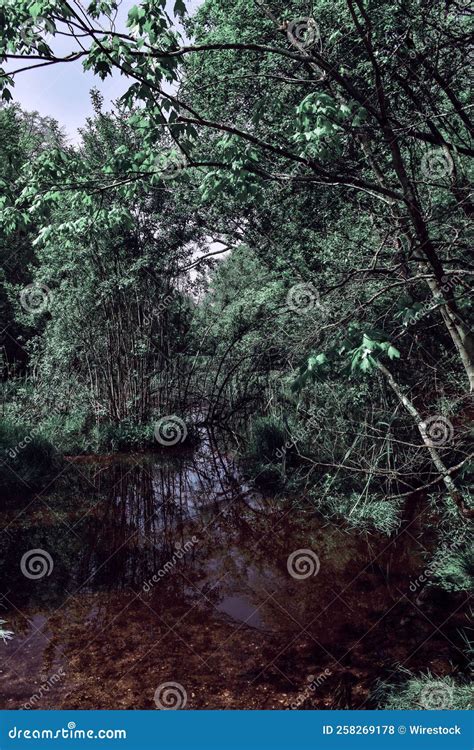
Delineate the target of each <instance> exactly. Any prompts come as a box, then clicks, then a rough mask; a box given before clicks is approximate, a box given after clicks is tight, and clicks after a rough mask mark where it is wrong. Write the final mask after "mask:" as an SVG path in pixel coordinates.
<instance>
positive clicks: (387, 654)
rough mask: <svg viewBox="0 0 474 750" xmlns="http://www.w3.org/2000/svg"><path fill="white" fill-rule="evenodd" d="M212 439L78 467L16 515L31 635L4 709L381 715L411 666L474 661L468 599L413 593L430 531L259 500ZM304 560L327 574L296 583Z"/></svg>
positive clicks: (19, 582)
mask: <svg viewBox="0 0 474 750" xmlns="http://www.w3.org/2000/svg"><path fill="white" fill-rule="evenodd" d="M203 438H204V439H203V441H202V443H201V444H200V445H199V447H198V448H197V449H196V450H195V451H194V452H193V453H185V454H182V455H177V454H176V453H174V454H173V453H170V454H169V455H168V454H167V455H166V456H163V455H157V454H154V455H133V456H116V457H114V458H110V459H102V460H100V461H97V460H94V459H87V458H79V459H75V460H70V461H68V463H67V467H66V469H65V471H64V472H63V474H62V475H61V477H59V478H58V479H57V480H56V481H55V483H54V484H53V485H52V486H51V487H50V488H48V489H47V490H46V491H44V492H43V493H42V494H40V495H37V496H35V497H33V498H32V497H29V498H25V499H24V500H23V501H22V502H21V503H19V501H18V499H16V500H14V501H13V499H11V501H9V500H8V499H7V500H6V501H5V502H4V503H3V504H2V508H1V512H0V527H1V528H2V529H3V530H4V531H3V533H2V535H1V539H2V554H1V561H0V576H1V577H0V581H1V583H0V586H1V597H2V601H1V609H0V617H1V618H2V619H5V620H7V622H8V627H9V628H10V629H12V630H13V631H14V632H15V637H14V639H13V640H12V641H10V642H9V643H8V644H2V643H1V642H0V707H1V708H21V707H22V706H25V705H26V707H27V708H30V707H32V708H70V709H74V708H91V709H92V708H100V709H104V708H124V709H125V708H127V709H130V708H132V709H146V708H155V701H154V696H155V691H156V690H157V688H158V687H159V686H160V685H162V684H163V683H166V682H174V683H179V685H180V686H182V688H179V689H180V690H181V691H182V693H183V694H184V691H185V692H186V695H187V703H186V707H187V708H290V707H292V706H293V707H294V706H296V705H297V706H298V707H299V708H303V709H305V708H345V707H349V708H372V707H374V705H375V704H374V700H373V697H372V692H373V689H374V687H375V685H376V682H377V679H379V678H387V677H388V676H390V675H391V674H392V672H393V670H394V669H396V666H397V665H403V666H404V667H406V668H410V669H413V670H414V671H420V670H426V669H430V670H431V671H432V672H433V673H435V674H439V675H441V674H447V673H451V672H452V671H453V669H456V666H457V665H458V664H461V663H462V654H461V652H460V650H459V648H460V647H461V644H460V637H459V632H458V630H459V628H462V626H463V625H464V624H465V621H464V614H463V607H462V606H460V604H461V603H460V602H459V601H454V600H443V601H440V600H432V599H430V598H427V599H423V600H422V601H419V602H418V604H417V603H416V602H415V595H414V594H413V593H412V592H411V591H410V583H411V582H412V581H413V580H415V579H416V578H417V576H419V575H420V573H421V572H422V571H423V568H424V567H425V565H426V563H425V562H424V560H425V557H424V555H425V553H426V549H425V545H426V544H427V543H428V540H426V539H424V538H423V537H421V536H420V529H419V528H418V526H417V522H416V521H412V522H410V523H409V524H406V526H405V528H404V530H403V531H402V532H401V533H400V534H399V535H398V536H397V537H395V538H392V539H388V538H386V537H377V536H374V535H372V536H370V537H367V536H362V535H360V534H355V533H354V532H351V533H349V532H348V531H347V530H345V529H344V528H343V527H342V526H337V525H335V524H332V523H327V522H323V521H321V520H318V519H317V518H315V517H314V514H313V513H311V512H310V510H309V509H308V510H307V511H304V510H301V509H300V510H296V509H295V507H294V506H292V505H291V504H290V503H289V502H288V501H286V502H283V501H277V500H275V499H273V498H271V497H264V496H262V495H260V494H258V493H256V492H254V491H252V490H251V488H250V487H249V486H248V485H247V484H246V483H245V482H244V481H243V480H242V478H241V477H240V476H239V472H238V470H237V468H236V466H235V465H234V463H233V461H232V459H231V458H229V456H228V454H227V453H226V452H225V451H223V450H222V448H220V449H219V448H218V447H217V445H216V443H215V441H214V439H212V438H211V437H210V436H209V435H205V436H203ZM300 505H301V504H300ZM38 549H39V550H43V551H44V552H46V553H47V554H48V555H49V556H50V560H49V559H46V563H45V566H44V568H40V569H38V568H32V569H31V570H29V571H28V570H27V572H29V575H35V576H38V574H41V572H44V573H45V574H44V575H43V576H42V577H35V578H33V577H27V576H25V575H24V573H23V572H22V570H21V567H22V566H21V561H22V558H24V555H25V554H26V553H28V552H29V551H30V550H38ZM301 549H303V550H309V551H310V553H311V555H310V563H309V564H310V566H311V565H312V566H313V567H312V568H311V567H310V568H309V571H308V569H307V568H305V567H304V566H303V567H301V568H299V567H298V568H297V569H296V570H295V569H293V572H296V573H297V575H298V577H293V576H292V575H290V573H289V571H288V557H289V555H291V553H293V552H294V551H296V550H301ZM306 554H308V553H306ZM315 555H317V560H318V564H316V562H315V559H316V558H315ZM23 567H24V568H25V564H24V565H23ZM318 567H319V570H318V569H317V568H318ZM307 572H309V573H314V574H311V575H308V576H307V577H303V576H304V575H306V573H307Z"/></svg>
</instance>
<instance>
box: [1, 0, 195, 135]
mask: <svg viewBox="0 0 474 750" xmlns="http://www.w3.org/2000/svg"><path fill="white" fill-rule="evenodd" d="M201 2H202V0H187V2H186V6H187V8H188V12H189V13H193V12H194V11H195V10H196V8H198V7H199V5H201ZM137 4H138V2H134V0H122V2H121V3H120V8H119V15H118V18H117V26H118V27H119V28H120V26H122V27H123V28H125V21H126V18H127V14H128V11H129V10H130V8H132V7H133V6H134V5H137ZM173 5H174V2H173V0H171V1H170V2H168V12H169V13H170V16H171V17H172V16H173V13H172V11H173ZM54 44H55V49H57V50H58V52H62V53H67V52H68V51H69V50H70V41H69V40H67V39H64V38H59V37H58V38H57V39H56V40H55V42H54ZM15 67H19V66H17V65H16V66H15ZM129 85H130V80H129V79H127V78H125V76H121V75H120V74H118V73H117V72H114V74H113V76H112V77H108V78H106V80H105V81H101V80H100V78H98V76H94V74H93V73H92V72H91V71H85V70H84V69H83V67H82V61H81V60H78V61H77V62H73V63H64V64H58V65H52V66H49V67H46V68H45V69H44V70H40V69H38V68H36V69H35V70H32V71H25V72H24V73H20V74H19V75H18V76H16V77H15V86H14V88H13V90H12V94H13V97H14V101H16V102H18V103H19V104H20V105H21V106H22V107H23V109H26V110H28V111H30V112H32V111H37V112H39V113H40V115H43V116H50V117H53V118H54V119H55V120H57V121H58V122H59V124H60V125H61V126H62V127H63V129H64V131H65V133H66V134H67V136H68V137H69V138H70V140H71V141H72V142H75V141H77V140H78V137H79V136H78V128H81V127H83V125H84V124H85V121H86V118H87V117H88V116H89V115H90V114H91V112H92V107H91V100H90V90H91V89H92V88H93V87H95V88H97V89H99V91H100V92H101V93H102V94H103V96H104V100H105V105H106V106H108V105H109V104H110V102H112V101H114V100H116V99H117V98H118V97H119V96H121V95H122V94H124V93H125V91H126V90H127V88H128V87H129Z"/></svg>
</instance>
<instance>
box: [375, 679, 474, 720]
mask: <svg viewBox="0 0 474 750" xmlns="http://www.w3.org/2000/svg"><path fill="white" fill-rule="evenodd" d="M405 674H408V675H409V678H408V679H407V680H406V681H404V682H402V683H400V684H397V685H395V684H389V683H384V682H381V683H379V685H378V687H377V689H376V691H375V693H374V697H375V698H376V699H378V701H379V702H380V705H379V708H383V709H388V710H395V711H400V710H403V709H412V710H419V711H424V710H436V709H439V710H450V711H453V710H458V711H467V710H469V709H472V708H473V693H472V686H471V685H469V684H468V683H467V682H461V681H460V680H454V679H453V678H452V677H434V676H433V675H431V674H430V673H428V674H426V675H418V676H415V675H412V674H411V673H409V672H406V673H405Z"/></svg>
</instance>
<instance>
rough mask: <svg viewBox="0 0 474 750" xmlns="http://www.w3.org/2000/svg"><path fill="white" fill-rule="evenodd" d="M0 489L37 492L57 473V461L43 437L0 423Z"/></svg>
mask: <svg viewBox="0 0 474 750" xmlns="http://www.w3.org/2000/svg"><path fill="white" fill-rule="evenodd" d="M0 455H1V457H2V464H1V466H0V488H2V489H3V490H6V491H14V490H25V489H27V488H30V489H39V488H41V487H43V486H44V485H45V484H47V483H48V482H49V481H51V480H52V479H53V478H54V476H55V475H56V474H57V473H58V470H59V468H60V465H61V459H60V456H59V454H58V453H57V451H56V450H55V449H54V448H53V446H52V445H51V443H49V442H48V441H47V440H46V439H45V438H43V437H41V436H40V435H38V434H36V433H35V432H33V431H31V430H30V431H28V430H27V428H25V427H19V426H17V425H12V424H10V423H8V422H0Z"/></svg>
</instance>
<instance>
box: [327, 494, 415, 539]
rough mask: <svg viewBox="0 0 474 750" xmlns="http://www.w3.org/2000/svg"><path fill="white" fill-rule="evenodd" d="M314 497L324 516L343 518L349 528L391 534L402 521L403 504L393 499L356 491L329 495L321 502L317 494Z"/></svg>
mask: <svg viewBox="0 0 474 750" xmlns="http://www.w3.org/2000/svg"><path fill="white" fill-rule="evenodd" d="M313 497H314V500H315V504H316V507H317V509H318V510H319V512H320V513H321V514H322V515H323V516H325V517H326V518H335V519H339V520H343V521H345V523H346V525H347V526H349V528H353V529H358V530H359V531H379V532H381V533H382V534H386V535H388V536H389V535H390V534H393V533H394V532H395V531H396V530H397V529H398V528H399V526H400V523H401V514H402V510H403V504H402V503H399V502H395V501H393V500H392V501H389V500H385V499H384V498H377V497H372V498H370V497H369V498H360V497H359V495H357V494H355V493H351V494H349V495H344V494H338V495H333V496H327V497H324V498H323V499H322V500H320V501H319V502H318V498H317V495H316V494H314V495H313Z"/></svg>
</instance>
